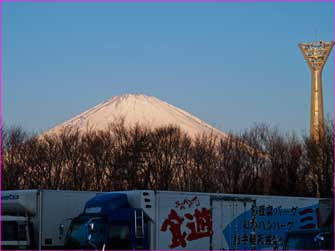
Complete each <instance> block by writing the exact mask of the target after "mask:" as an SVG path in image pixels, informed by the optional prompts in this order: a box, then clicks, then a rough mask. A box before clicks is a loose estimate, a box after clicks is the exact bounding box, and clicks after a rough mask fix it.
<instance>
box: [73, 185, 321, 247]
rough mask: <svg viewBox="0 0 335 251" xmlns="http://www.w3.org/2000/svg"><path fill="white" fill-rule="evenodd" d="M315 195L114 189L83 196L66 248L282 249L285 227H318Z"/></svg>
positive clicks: (317, 205) (311, 228)
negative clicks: (85, 199)
mask: <svg viewBox="0 0 335 251" xmlns="http://www.w3.org/2000/svg"><path fill="white" fill-rule="evenodd" d="M321 200H322V199H317V198H301V197H281V196H280V197H279V196H257V195H234V194H214V193H196V192H194V193H193V192H173V191H150V190H144V191H136V190H135V191H119V192H110V193H104V194H100V195H97V196H95V197H94V198H92V199H90V200H88V201H87V203H86V205H85V207H84V209H83V212H82V213H81V214H80V215H79V216H78V217H76V218H74V219H73V221H72V223H71V226H70V228H69V231H68V235H67V240H66V248H68V249H100V250H101V249H102V250H103V249H106V250H111V249H142V250H145V249H156V250H157V249H159V250H169V249H170V250H182V249H188V250H210V249H213V250H224V249H235V250H243V249H247V250H250V249H271V250H273V249H282V248H283V243H284V240H285V238H286V235H287V233H288V232H290V231H296V230H313V229H318V219H319V217H318V215H319V213H318V212H319V207H320V201H321Z"/></svg>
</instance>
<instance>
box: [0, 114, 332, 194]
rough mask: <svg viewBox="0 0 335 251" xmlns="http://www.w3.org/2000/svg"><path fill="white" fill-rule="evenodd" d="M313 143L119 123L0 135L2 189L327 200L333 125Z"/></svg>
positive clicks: (256, 131) (267, 131) (259, 128)
mask: <svg viewBox="0 0 335 251" xmlns="http://www.w3.org/2000/svg"><path fill="white" fill-rule="evenodd" d="M325 131H326V132H325V135H324V137H323V138H322V140H321V141H320V142H317V143H316V142H314V141H312V140H310V138H309V137H298V136H296V135H283V134H281V133H280V132H279V131H278V130H277V129H274V128H270V127H268V126H265V125H256V126H254V127H253V128H252V129H250V130H247V131H245V132H244V133H242V134H240V135H232V134H230V135H229V136H228V137H227V138H225V139H223V140H222V139H218V138H216V137H214V136H208V135H207V136H205V135H200V136H199V137H197V138H190V137H189V136H188V135H187V134H185V133H184V132H182V131H181V130H180V129H179V128H177V127H174V126H167V127H162V128H157V129H149V128H146V127H141V126H135V127H132V128H127V127H125V126H124V123H123V122H122V121H119V122H115V123H114V124H112V125H110V127H109V129H108V130H106V131H94V130H88V131H87V132H86V133H81V132H79V131H78V130H75V129H70V128H68V129H66V130H64V131H63V132H61V133H59V134H54V135H44V136H32V135H29V134H28V133H27V132H26V131H25V130H23V129H22V128H18V127H12V128H3V130H2V189H4V190H5V189H28V188H29V189H33V188H43V189H74V190H97V191H113V190H124V189H159V190H182V191H199V192H225V193H248V194H251V193H253V194H273V195H294V196H317V195H320V196H321V197H332V196H333V187H334V184H333V177H334V176H333V159H334V158H333V157H334V151H333V146H334V136H333V132H334V130H333V121H332V120H328V122H327V123H326V130H325Z"/></svg>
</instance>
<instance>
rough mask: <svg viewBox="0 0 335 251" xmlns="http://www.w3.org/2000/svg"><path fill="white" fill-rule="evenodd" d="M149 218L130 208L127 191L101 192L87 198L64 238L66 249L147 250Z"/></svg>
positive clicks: (137, 209)
mask: <svg viewBox="0 0 335 251" xmlns="http://www.w3.org/2000/svg"><path fill="white" fill-rule="evenodd" d="M147 221H148V218H147V217H146V216H145V213H144V212H143V210H142V209H140V208H133V207H131V205H130V204H129V202H128V197H127V194H124V193H103V194H100V195H97V196H95V197H94V198H92V199H90V200H89V201H87V203H86V205H85V208H84V212H83V213H81V214H80V215H79V216H78V217H76V218H74V219H73V220H72V222H71V225H70V227H69V231H68V234H67V237H66V243H65V248H67V249H98V250H132V249H138V250H146V249H148V238H147V236H148V234H147V232H148V229H147Z"/></svg>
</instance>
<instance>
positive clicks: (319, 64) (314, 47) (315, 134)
mask: <svg viewBox="0 0 335 251" xmlns="http://www.w3.org/2000/svg"><path fill="white" fill-rule="evenodd" d="M333 45H334V41H331V42H325V41H322V40H320V41H318V42H311V43H301V44H299V48H300V50H301V52H302V54H303V55H304V58H305V59H306V61H307V64H308V66H309V68H310V70H311V73H312V93H311V118H310V135H311V138H312V139H313V140H315V141H320V139H321V138H322V136H323V134H324V114H323V96H322V69H323V67H324V65H325V63H326V61H327V58H328V56H329V54H330V52H331V50H332V48H333Z"/></svg>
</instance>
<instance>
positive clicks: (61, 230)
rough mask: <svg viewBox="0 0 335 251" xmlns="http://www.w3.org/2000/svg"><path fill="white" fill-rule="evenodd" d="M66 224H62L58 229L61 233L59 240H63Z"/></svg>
mask: <svg viewBox="0 0 335 251" xmlns="http://www.w3.org/2000/svg"><path fill="white" fill-rule="evenodd" d="M64 228H65V226H64V224H60V225H59V227H58V232H59V239H60V240H61V239H62V238H63V234H64Z"/></svg>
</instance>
